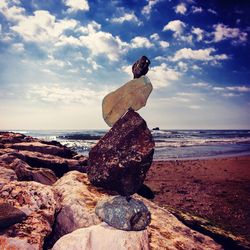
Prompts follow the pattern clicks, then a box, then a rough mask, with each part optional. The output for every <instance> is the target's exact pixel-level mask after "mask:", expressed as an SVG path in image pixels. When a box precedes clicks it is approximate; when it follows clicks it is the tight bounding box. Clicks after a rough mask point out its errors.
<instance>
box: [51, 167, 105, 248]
mask: <svg viewBox="0 0 250 250" xmlns="http://www.w3.org/2000/svg"><path fill="white" fill-rule="evenodd" d="M53 190H54V192H55V194H56V195H57V196H58V197H60V200H59V201H60V204H61V210H60V212H59V213H58V215H57V218H56V222H55V226H54V232H53V236H52V240H51V242H52V243H51V244H53V243H54V242H56V241H57V240H58V239H59V238H60V237H61V236H63V235H65V234H67V233H71V232H73V231H74V230H76V229H78V228H82V227H89V226H92V225H96V224H98V223H100V222H101V220H100V219H99V218H98V216H97V215H96V214H95V211H94V208H95V206H96V203H97V200H98V199H99V198H100V199H101V197H104V195H103V194H102V193H98V195H97V196H96V197H95V195H96V194H95V193H92V192H91V191H92V190H95V188H94V189H93V187H91V186H90V185H89V181H88V180H87V177H86V175H82V174H81V173H79V172H77V171H71V172H69V173H67V174H65V175H64V176H63V177H62V178H60V179H59V180H58V181H57V182H56V183H55V184H54V185H53Z"/></svg>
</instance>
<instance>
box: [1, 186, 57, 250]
mask: <svg viewBox="0 0 250 250" xmlns="http://www.w3.org/2000/svg"><path fill="white" fill-rule="evenodd" d="M3 202H6V203H9V204H11V205H13V206H14V207H16V208H18V209H20V210H21V211H23V212H24V213H25V214H26V215H28V217H27V218H26V219H25V220H23V221H22V222H20V223H16V224H14V225H12V226H10V227H8V228H7V229H5V230H3V231H2V232H1V235H0V249H37V250H41V249H43V244H44V239H45V237H47V236H48V235H49V234H50V233H51V231H52V225H53V222H54V214H55V212H56V210H57V203H56V200H55V196H54V193H53V192H52V191H51V188H50V187H49V186H45V185H43V184H40V183H37V182H17V181H13V182H10V183H8V184H6V185H4V186H3V187H1V189H0V203H3Z"/></svg>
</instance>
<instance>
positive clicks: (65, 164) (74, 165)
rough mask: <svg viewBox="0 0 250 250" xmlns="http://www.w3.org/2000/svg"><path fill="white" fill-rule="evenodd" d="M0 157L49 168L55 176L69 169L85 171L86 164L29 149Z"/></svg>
mask: <svg viewBox="0 0 250 250" xmlns="http://www.w3.org/2000/svg"><path fill="white" fill-rule="evenodd" d="M0 158H1V159H3V158H5V161H6V162H7V161H8V162H9V163H11V162H13V159H16V158H18V159H20V160H22V161H24V162H26V163H27V164H28V165H29V166H30V167H32V168H47V169H51V170H52V171H53V172H54V173H55V175H56V176H57V177H61V176H63V175H64V174H65V173H66V172H68V171H71V170H78V171H80V172H83V171H85V168H86V166H81V165H80V164H79V162H78V160H74V159H65V158H62V157H59V156H55V155H50V154H42V153H39V152H31V151H21V150H20V151H14V152H10V153H8V154H7V155H6V154H5V155H2V156H1V157H0Z"/></svg>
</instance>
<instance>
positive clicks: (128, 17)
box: [110, 12, 142, 25]
mask: <svg viewBox="0 0 250 250" xmlns="http://www.w3.org/2000/svg"><path fill="white" fill-rule="evenodd" d="M110 21H111V22H113V23H124V22H135V23H138V25H141V24H142V22H140V21H139V19H138V18H137V16H136V15H135V13H134V12H132V13H124V15H123V16H121V17H114V18H112V19H111V20H110Z"/></svg>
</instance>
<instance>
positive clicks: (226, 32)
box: [213, 23, 247, 43]
mask: <svg viewBox="0 0 250 250" xmlns="http://www.w3.org/2000/svg"><path fill="white" fill-rule="evenodd" d="M213 27H214V29H215V31H214V42H220V41H222V40H226V39H236V40H235V42H239V43H244V42H246V41H247V33H246V32H242V31H241V30H240V29H239V28H229V27H228V26H227V25H224V24H221V23H220V24H216V25H214V26H213Z"/></svg>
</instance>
